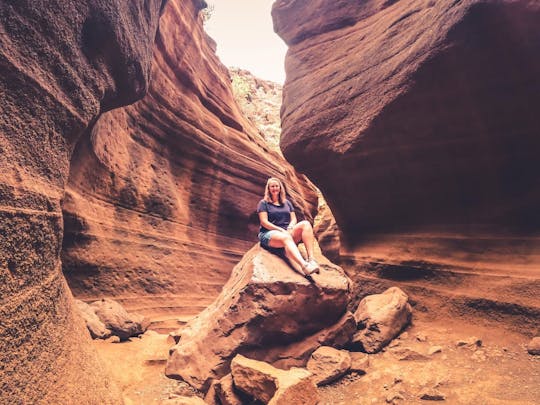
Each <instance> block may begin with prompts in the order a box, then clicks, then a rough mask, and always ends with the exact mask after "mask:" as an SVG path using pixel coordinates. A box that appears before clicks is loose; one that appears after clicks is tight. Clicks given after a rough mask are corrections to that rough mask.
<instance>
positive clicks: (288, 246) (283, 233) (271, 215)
mask: <svg viewBox="0 0 540 405" xmlns="http://www.w3.org/2000/svg"><path fill="white" fill-rule="evenodd" d="M257 213H258V214H259V221H260V223H261V229H260V232H259V240H260V241H261V246H263V247H265V248H285V255H286V256H287V258H288V259H289V261H290V262H291V264H292V265H293V267H295V268H300V269H301V270H302V272H303V273H304V275H305V276H310V275H311V274H312V273H318V272H319V265H318V264H317V262H316V261H315V259H314V258H313V244H314V240H315V237H314V236H313V228H312V227H311V224H310V223H309V222H308V221H301V222H298V223H297V222H296V214H295V212H294V207H293V206H292V204H291V203H290V201H289V200H287V197H286V195H285V188H284V187H283V183H281V181H280V180H279V179H276V178H275V177H271V178H269V179H268V181H267V182H266V187H265V189H264V198H263V199H262V200H261V201H260V202H259V206H258V207H257ZM300 241H302V242H304V245H305V247H306V251H307V255H308V259H307V260H305V259H304V258H303V257H302V254H301V253H300V251H299V250H298V246H297V243H300Z"/></svg>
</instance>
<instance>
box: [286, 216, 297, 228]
mask: <svg viewBox="0 0 540 405" xmlns="http://www.w3.org/2000/svg"><path fill="white" fill-rule="evenodd" d="M296 222H297V220H296V214H295V213H294V211H292V212H291V222H289V226H288V227H287V230H288V231H290V230H292V229H293V228H294V226H295V225H296Z"/></svg>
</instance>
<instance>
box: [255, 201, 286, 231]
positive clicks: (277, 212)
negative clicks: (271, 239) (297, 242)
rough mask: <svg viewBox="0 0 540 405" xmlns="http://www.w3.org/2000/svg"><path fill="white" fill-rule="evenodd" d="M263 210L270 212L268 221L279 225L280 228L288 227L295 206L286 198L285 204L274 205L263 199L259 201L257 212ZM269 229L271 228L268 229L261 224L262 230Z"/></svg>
mask: <svg viewBox="0 0 540 405" xmlns="http://www.w3.org/2000/svg"><path fill="white" fill-rule="evenodd" d="M262 211H266V212H268V222H270V223H271V224H274V225H277V226H279V227H280V228H283V229H287V226H288V225H289V224H290V222H291V212H294V207H293V205H292V204H291V203H290V201H289V200H285V204H280V205H274V204H272V203H269V202H267V201H266V200H264V199H263V200H261V201H259V206H258V207H257V213H259V212H262ZM268 231H269V229H266V228H265V227H263V226H262V225H261V229H260V232H268Z"/></svg>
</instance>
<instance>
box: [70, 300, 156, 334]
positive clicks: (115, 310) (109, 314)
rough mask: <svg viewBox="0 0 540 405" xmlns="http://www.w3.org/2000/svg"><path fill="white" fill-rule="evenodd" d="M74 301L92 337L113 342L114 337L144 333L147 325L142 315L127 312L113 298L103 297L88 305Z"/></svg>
mask: <svg viewBox="0 0 540 405" xmlns="http://www.w3.org/2000/svg"><path fill="white" fill-rule="evenodd" d="M75 301H76V304H77V308H78V309H79V312H80V314H81V315H82V317H83V319H84V320H85V322H86V327H87V328H88V331H89V332H90V335H91V336H92V338H94V339H98V338H99V339H111V342H113V343H114V340H115V337H118V339H120V340H126V339H128V338H130V337H132V336H138V335H140V334H142V333H144V332H145V331H146V329H147V327H148V322H147V321H146V320H145V318H144V316H142V315H139V314H136V313H129V312H127V311H126V310H125V309H124V307H123V306H122V305H120V304H119V303H118V302H116V301H114V300H111V299H107V298H104V299H101V300H99V301H95V302H93V303H92V304H90V305H88V304H86V303H85V302H83V301H80V300H75ZM111 335H114V336H111Z"/></svg>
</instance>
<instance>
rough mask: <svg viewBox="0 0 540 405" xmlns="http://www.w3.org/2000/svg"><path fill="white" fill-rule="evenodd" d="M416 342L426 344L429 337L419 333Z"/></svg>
mask: <svg viewBox="0 0 540 405" xmlns="http://www.w3.org/2000/svg"><path fill="white" fill-rule="evenodd" d="M416 340H418V341H419V342H426V341H427V336H426V335H425V334H423V333H421V332H419V333H417V334H416Z"/></svg>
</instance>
